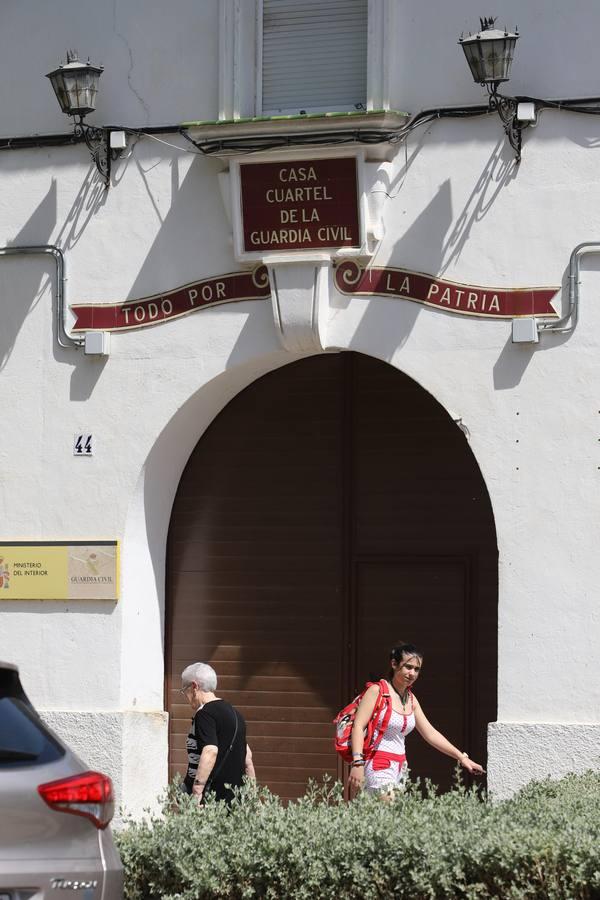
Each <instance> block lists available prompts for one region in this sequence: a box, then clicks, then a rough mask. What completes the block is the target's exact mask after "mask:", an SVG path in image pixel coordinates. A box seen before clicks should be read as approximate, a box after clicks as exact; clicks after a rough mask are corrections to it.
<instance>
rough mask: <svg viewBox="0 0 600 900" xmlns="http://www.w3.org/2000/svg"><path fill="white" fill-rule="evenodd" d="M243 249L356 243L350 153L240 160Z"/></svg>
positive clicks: (353, 166) (354, 183) (357, 230)
mask: <svg viewBox="0 0 600 900" xmlns="http://www.w3.org/2000/svg"><path fill="white" fill-rule="evenodd" d="M240 183H241V197H242V217H243V226H244V227H243V231H244V250H245V251H246V252H247V253H252V252H256V251H265V250H269V251H273V250H286V251H287V250H309V249H315V248H319V247H359V246H360V226H359V221H360V220H359V213H358V186H357V172H356V159H355V157H347V156H345V157H339V158H338V159H309V160H303V161H294V162H278V163H242V165H240Z"/></svg>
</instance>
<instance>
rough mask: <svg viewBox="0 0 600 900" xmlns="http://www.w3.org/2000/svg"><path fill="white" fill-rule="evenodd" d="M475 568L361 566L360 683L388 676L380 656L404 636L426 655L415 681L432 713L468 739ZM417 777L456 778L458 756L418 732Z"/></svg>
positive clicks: (460, 740)
mask: <svg viewBox="0 0 600 900" xmlns="http://www.w3.org/2000/svg"><path fill="white" fill-rule="evenodd" d="M468 586H469V582H468V567H467V565H466V563H465V561H463V560H460V559H459V560H453V559H443V560H440V559H434V558H426V559H418V558H408V559H406V560H400V561H391V560H390V561H373V562H362V563H358V565H357V575H356V593H357V637H356V646H357V684H358V685H362V684H363V683H364V682H365V681H372V680H374V679H377V678H381V677H386V674H387V672H386V671H385V670H384V671H382V667H381V660H385V659H387V658H388V657H389V654H390V651H391V650H392V648H393V647H394V645H395V644H396V642H397V641H410V643H413V644H415V645H416V646H417V647H419V649H420V650H422V652H423V653H424V654H425V659H424V662H423V669H422V672H421V675H420V676H419V680H418V682H417V685H416V687H415V695H416V696H417V698H418V699H419V702H420V704H421V706H422V709H423V711H424V712H425V715H426V716H427V718H428V719H429V721H430V722H431V723H432V725H433V726H434V727H435V728H437V729H438V730H439V731H441V732H442V734H444V735H445V736H446V737H447V738H448V739H449V740H450V741H451V742H452V743H453V744H455V745H456V746H458V747H459V748H462V747H463V746H464V745H465V739H466V734H465V730H466V721H467V704H468V697H467V692H466V691H465V685H466V684H467V677H466V676H467V665H468V653H467V647H466V631H467V609H468ZM407 751H408V752H407V756H408V762H409V766H410V770H411V773H412V775H413V776H416V777H419V778H431V779H432V780H433V781H434V782H435V783H436V784H439V785H440V786H441V787H442V788H446V787H448V786H449V785H450V783H451V779H452V774H453V770H454V763H453V762H452V761H451V760H450V759H449V758H448V757H445V756H442V755H441V754H440V753H439V752H437V751H435V750H433V749H432V748H431V747H430V746H429V745H427V744H426V743H425V742H424V741H423V739H422V738H421V737H420V736H419V735H417V734H416V733H413V734H412V735H411V736H410V737H409V738H408V739H407Z"/></svg>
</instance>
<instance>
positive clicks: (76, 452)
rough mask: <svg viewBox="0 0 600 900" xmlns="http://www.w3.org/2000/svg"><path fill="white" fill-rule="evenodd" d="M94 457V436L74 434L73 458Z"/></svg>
mask: <svg viewBox="0 0 600 900" xmlns="http://www.w3.org/2000/svg"><path fill="white" fill-rule="evenodd" d="M93 455H94V435H93V434H86V433H85V432H84V433H83V434H76V435H75V437H74V438H73V456H93Z"/></svg>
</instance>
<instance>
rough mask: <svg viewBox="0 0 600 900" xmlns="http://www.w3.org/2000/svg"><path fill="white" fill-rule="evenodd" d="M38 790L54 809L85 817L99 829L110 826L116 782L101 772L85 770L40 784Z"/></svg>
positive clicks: (113, 809)
mask: <svg viewBox="0 0 600 900" xmlns="http://www.w3.org/2000/svg"><path fill="white" fill-rule="evenodd" d="M38 792H39V794H40V796H41V797H42V800H44V801H45V802H46V803H47V804H48V806H50V807H51V808H52V809H55V810H57V812H65V813H72V814H73V815H74V816H84V817H85V818H86V819H89V820H90V821H91V822H93V823H94V825H95V826H96V828H106V826H107V825H108V823H109V822H110V820H111V819H112V817H113V813H114V811H115V804H114V796H113V786H112V781H111V780H110V778H109V777H108V775H102V774H101V773H100V772H82V773H81V774H79V775H71V776H69V777H68V778H61V779H59V780H58V781H50V782H48V784H40V785H39V787H38Z"/></svg>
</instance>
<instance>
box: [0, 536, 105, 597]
mask: <svg viewBox="0 0 600 900" xmlns="http://www.w3.org/2000/svg"><path fill="white" fill-rule="evenodd" d="M118 597H119V545H118V542H117V541H68V542H67V541H64V542H63V541H51V542H49V543H43V542H42V541H40V542H37V541H31V542H29V543H25V542H20V541H15V542H13V541H9V542H8V543H5V544H0V602H2V600H117V599H118Z"/></svg>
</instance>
